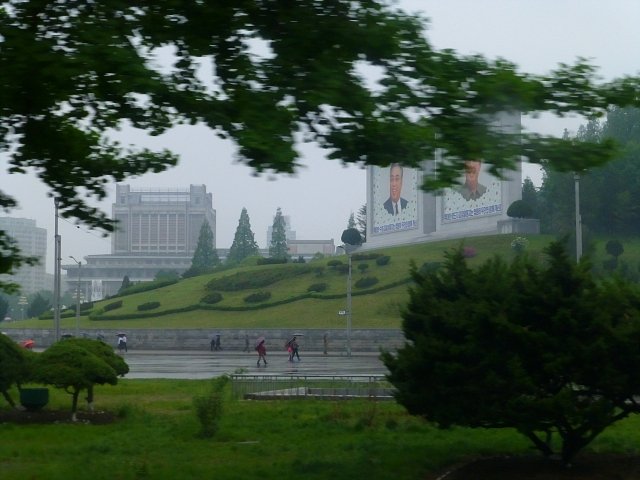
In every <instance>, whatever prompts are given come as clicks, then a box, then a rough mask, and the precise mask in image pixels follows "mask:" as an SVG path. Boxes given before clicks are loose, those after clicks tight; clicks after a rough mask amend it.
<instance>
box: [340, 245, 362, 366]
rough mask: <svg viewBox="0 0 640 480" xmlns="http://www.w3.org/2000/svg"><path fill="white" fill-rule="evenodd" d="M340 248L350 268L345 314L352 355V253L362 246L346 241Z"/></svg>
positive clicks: (349, 354) (349, 348) (348, 349)
mask: <svg viewBox="0 0 640 480" xmlns="http://www.w3.org/2000/svg"><path fill="white" fill-rule="evenodd" d="M339 248H342V249H343V250H344V253H346V254H347V258H348V262H349V270H348V274H347V310H346V312H345V315H346V316H347V356H348V357H350V356H351V317H352V312H351V271H352V269H351V265H352V262H351V255H352V254H353V252H355V251H356V250H357V249H359V248H360V245H350V244H348V243H345V244H344V245H340V247H339Z"/></svg>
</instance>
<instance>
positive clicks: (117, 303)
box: [102, 300, 122, 312]
mask: <svg viewBox="0 0 640 480" xmlns="http://www.w3.org/2000/svg"><path fill="white" fill-rule="evenodd" d="M120 307H122V300H117V301H115V302H111V303H107V304H106V305H105V306H104V307H102V310H104V311H105V312H110V311H111V310H115V309H116V308H120Z"/></svg>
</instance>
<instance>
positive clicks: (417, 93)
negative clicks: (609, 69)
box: [0, 0, 640, 273]
mask: <svg viewBox="0 0 640 480" xmlns="http://www.w3.org/2000/svg"><path fill="white" fill-rule="evenodd" d="M87 25H90V26H91V28H90V29H88V28H87ZM425 25H426V23H425V21H424V20H423V19H421V18H417V17H414V16H410V15H407V14H404V13H402V12H400V11H397V10H395V9H393V7H391V6H387V5H386V2H382V1H379V0H355V1H352V0H326V1H322V2H319V1H317V0H298V1H295V2H259V1H255V0H239V1H237V2H230V3H229V2H220V1H202V2H147V1H139V0H131V1H127V2H117V1H113V0H105V1H101V2H85V1H81V0H69V1H65V2H42V1H39V0H24V1H17V0H5V1H2V2H1V3H0V85H2V88H1V89H0V105H1V106H2V107H1V108H0V151H3V152H4V153H5V154H6V155H7V156H8V159H9V162H8V163H9V173H11V174H17V173H23V172H26V171H28V170H33V171H36V172H37V174H38V175H39V177H40V178H41V180H42V181H43V182H45V183H46V184H47V185H48V186H49V187H50V189H51V193H52V196H53V197H55V199H56V200H57V201H58V202H59V206H60V213H61V215H62V216H65V217H75V218H78V219H80V220H83V221H85V222H87V223H88V224H90V225H91V226H95V227H102V228H105V229H106V230H112V229H113V228H114V226H113V224H112V223H111V221H110V220H109V219H108V218H107V217H106V215H105V214H104V213H102V212H100V211H98V210H96V209H95V208H93V207H91V206H90V205H88V204H87V202H85V200H84V199H83V198H82V197H83V195H85V194H86V195H89V196H96V197H98V198H103V197H104V196H105V185H108V184H112V183H113V182H118V181H122V180H124V179H125V178H126V177H127V176H129V175H139V174H143V173H146V172H150V171H153V172H157V171H161V170H163V169H166V168H167V167H169V166H172V165H174V164H175V163H176V162H177V158H176V157H175V155H173V154H171V153H170V152H166V151H163V152H150V151H147V150H140V149H136V148H134V147H131V146H123V145H120V144H119V143H118V142H116V141H114V140H113V139H112V138H110V135H111V134H112V133H113V132H114V131H115V130H118V129H119V128H121V127H123V126H125V125H127V126H131V127H133V128H136V129H139V130H141V131H144V132H147V133H149V134H152V135H157V134H160V133H162V132H164V131H166V130H167V129H169V128H171V127H172V126H173V125H175V124H176V123H179V122H188V123H202V124H204V125H207V126H208V127H210V128H211V130H212V134H216V135H220V136H222V137H224V138H230V139H231V140H232V141H233V142H235V144H236V146H237V152H236V157H237V158H238V159H239V160H240V161H243V162H245V163H247V164H248V165H249V166H251V167H252V168H253V169H255V170H256V171H257V172H262V171H275V172H287V173H291V172H293V171H295V169H296V167H297V166H298V158H299V154H298V152H297V150H296V145H295V141H296V139H301V140H302V141H308V142H316V143H317V144H319V145H320V146H321V147H323V148H325V149H326V150H327V151H330V152H331V153H330V154H329V158H331V159H334V160H339V161H341V162H347V163H357V164H369V165H389V164H390V163H392V162H394V161H397V159H398V158H401V159H402V161H403V162H404V163H405V164H406V165H407V166H412V167H416V168H420V166H421V165H422V164H423V160H424V159H425V158H431V157H433V153H434V151H435V150H436V149H440V150H441V151H442V152H444V153H445V155H444V156H443V158H444V159H445V160H443V161H442V162H440V163H439V165H438V176H432V175H427V176H425V182H426V185H427V186H428V187H429V188H436V189H437V188H441V187H443V186H447V185H450V184H452V183H454V182H456V181H457V179H458V177H459V174H460V173H461V172H462V171H464V161H465V160H466V159H468V158H484V159H486V162H487V164H489V162H492V163H491V170H492V173H496V174H499V173H500V172H501V171H503V170H504V169H508V168H512V167H513V166H514V165H515V163H516V162H517V161H519V159H520V156H524V157H526V159H527V160H529V161H532V162H538V163H539V162H542V161H546V162H549V163H550V164H553V165H554V166H555V167H556V168H558V169H561V170H571V171H573V170H576V169H579V168H587V167H592V166H594V165H598V164H601V163H603V162H605V161H606V160H607V159H608V158H610V156H611V154H612V152H613V145H612V144H611V143H608V142H603V143H598V144H578V143H572V142H569V143H567V142H564V141H562V140H558V139H554V138H550V137H543V136H537V135H533V134H522V135H518V136H512V135H507V134H502V133H499V132H496V131H495V130H494V129H493V128H492V127H491V121H490V118H491V117H492V116H493V115H494V114H495V113H496V112H501V111H505V110H514V109H515V110H516V111H522V112H524V113H535V112H542V111H546V112H552V113H556V114H560V115H564V114H567V113H570V112H574V113H579V114H585V115H596V114H598V113H600V112H601V111H602V110H603V109H605V108H606V107H607V106H608V105H610V104H619V105H623V104H633V103H634V102H635V103H636V104H638V102H640V100H639V97H638V86H639V81H638V79H635V78H634V79H631V78H624V79H621V80H616V81H614V82H612V83H610V84H606V85H597V84H596V81H595V78H596V72H595V69H594V68H592V67H590V66H589V65H586V64H584V63H582V62H578V63H577V64H576V65H575V66H567V65H561V66H560V67H559V68H558V69H557V70H555V71H554V72H552V73H551V74H549V75H546V76H533V75H526V74H523V73H520V72H518V71H517V70H516V67H515V66H514V65H513V64H511V63H509V62H507V61H505V60H498V61H489V60H487V59H485V58H483V57H481V56H478V55H476V56H472V57H464V56H460V55H458V54H456V53H455V52H453V51H452V50H444V51H437V50H434V49H433V48H431V46H430V45H429V43H428V42H427V41H426V39H425V38H424V36H423V32H424V29H425ZM354 39H357V41H354ZM256 44H258V45H261V46H262V45H264V50H265V53H263V54H261V53H260V52H259V51H258V52H256V48H254V47H255V45H256ZM166 47H172V49H171V54H170V55H169V57H170V59H169V60H168V62H169V63H171V65H166V64H165V65H162V64H159V63H160V62H157V61H156V56H157V55H159V51H160V49H161V48H166ZM258 50H260V49H258ZM164 57H167V54H166V50H165V51H164ZM203 66H206V67H207V68H202V67H203ZM371 66H373V67H376V68H375V70H376V71H378V72H380V78H379V79H377V82H376V84H377V85H378V88H375V89H370V88H369V87H368V79H367V78H366V75H363V74H362V71H363V69H362V67H371ZM207 71H208V72H210V74H209V75H206V73H205V72H207ZM212 86H213V87H212ZM15 206H16V202H15V200H14V199H12V198H10V197H9V196H8V195H6V194H3V193H2V192H0V207H3V208H12V207H15ZM5 247H10V245H8V241H7V236H6V234H5V233H4V232H0V251H2V261H0V273H6V272H9V271H13V269H14V268H15V266H16V265H17V264H18V263H20V262H25V261H28V260H26V259H25V258H24V257H21V256H20V255H19V254H17V252H16V251H14V250H11V249H10V248H9V249H7V248H5Z"/></svg>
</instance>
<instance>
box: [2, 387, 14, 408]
mask: <svg viewBox="0 0 640 480" xmlns="http://www.w3.org/2000/svg"><path fill="white" fill-rule="evenodd" d="M2 396H3V397H4V399H5V400H6V401H7V402H8V403H9V405H11V408H16V402H14V401H13V398H11V395H9V392H7V391H6V390H2Z"/></svg>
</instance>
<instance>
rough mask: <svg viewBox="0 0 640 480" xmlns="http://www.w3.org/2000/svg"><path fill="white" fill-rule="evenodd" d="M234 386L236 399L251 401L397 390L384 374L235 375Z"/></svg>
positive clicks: (380, 396) (388, 395) (386, 395)
mask: <svg viewBox="0 0 640 480" xmlns="http://www.w3.org/2000/svg"><path fill="white" fill-rule="evenodd" d="M231 385H232V392H233V397H234V398H243V399H251V400H278V399H280V400H286V399H294V398H315V399H326V400H333V399H335V400H344V399H349V398H371V399H375V400H392V399H393V391H394V390H393V387H392V385H391V384H390V383H389V382H388V380H387V379H386V377H385V376H384V375H269V374H263V375H255V374H233V375H231Z"/></svg>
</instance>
